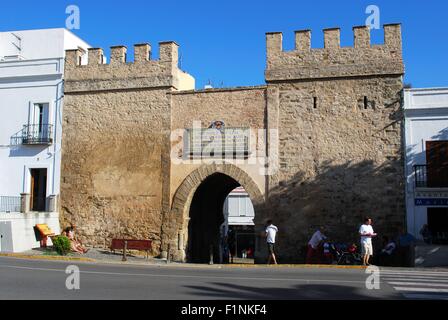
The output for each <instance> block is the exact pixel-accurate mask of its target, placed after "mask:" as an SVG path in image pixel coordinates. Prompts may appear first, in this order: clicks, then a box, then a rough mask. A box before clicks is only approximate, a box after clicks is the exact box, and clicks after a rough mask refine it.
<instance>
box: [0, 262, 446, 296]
mask: <svg viewBox="0 0 448 320" xmlns="http://www.w3.org/2000/svg"><path fill="white" fill-rule="evenodd" d="M69 266H76V267H77V268H79V271H80V273H79V280H80V282H79V283H80V289H79V290H68V289H67V287H66V282H67V281H68V279H69V277H70V276H71V274H68V273H66V271H67V267H69ZM369 276H371V273H366V270H365V269H362V268H345V269H342V268H332V267H331V266H326V267H324V266H320V267H316V266H289V267H287V266H278V267H268V266H260V265H258V266H252V267H248V266H247V265H246V266H244V267H243V266H226V265H224V266H221V265H213V266H208V265H190V264H174V263H172V264H169V265H167V264H163V263H146V264H142V263H140V264H139V263H129V262H128V263H125V264H122V263H120V264H118V263H114V264H112V263H104V262H98V261H96V262H83V261H54V260H36V259H28V258H14V257H0V288H2V289H1V290H0V299H1V300H10V299H19V300H30V299H43V300H53V299H58V300H59V299H62V300H73V299H75V300H81V299H82V300H104V299H107V300H309V299H313V300H314V299H331V300H341V299H343V300H346V299H348V300H384V299H385V300H397V299H398V300H402V299H448V270H447V269H429V270H428V269H418V270H415V269H402V268H400V269H392V268H381V269H380V273H379V277H378V280H379V282H378V283H379V284H380V287H379V289H378V290H377V289H376V288H371V289H368V286H367V285H366V281H370V280H371V279H370V278H369ZM369 279H370V280H369Z"/></svg>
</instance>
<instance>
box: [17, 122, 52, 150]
mask: <svg viewBox="0 0 448 320" xmlns="http://www.w3.org/2000/svg"><path fill="white" fill-rule="evenodd" d="M52 143H53V125H51V124H29V125H24V126H23V130H22V144H26V145H49V144H52Z"/></svg>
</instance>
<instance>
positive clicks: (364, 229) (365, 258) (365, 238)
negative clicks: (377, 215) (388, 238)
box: [359, 218, 377, 266]
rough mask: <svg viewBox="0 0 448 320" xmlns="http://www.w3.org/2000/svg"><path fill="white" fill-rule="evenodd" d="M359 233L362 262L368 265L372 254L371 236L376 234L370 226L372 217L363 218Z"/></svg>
mask: <svg viewBox="0 0 448 320" xmlns="http://www.w3.org/2000/svg"><path fill="white" fill-rule="evenodd" d="M359 235H360V236H361V250H362V253H361V254H362V264H363V265H364V266H369V265H370V264H369V260H370V257H371V256H373V246H372V238H373V237H376V235H377V234H376V233H375V232H374V231H373V228H372V219H370V218H366V219H365V220H364V224H363V225H362V226H361V228H359Z"/></svg>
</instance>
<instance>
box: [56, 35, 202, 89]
mask: <svg viewBox="0 0 448 320" xmlns="http://www.w3.org/2000/svg"><path fill="white" fill-rule="evenodd" d="M151 53H152V48H151V45H150V44H148V43H142V44H136V45H134V61H128V59H127V54H128V49H127V47H126V46H124V45H120V46H112V47H111V48H110V59H109V62H108V63H106V58H105V54H104V50H103V49H102V48H89V49H88V53H85V52H83V51H82V50H68V51H67V52H66V58H65V82H66V87H65V90H66V92H67V93H76V92H83V91H101V90H122V89H138V88H156V87H167V88H169V87H173V88H174V89H181V90H188V89H194V78H193V77H191V76H190V75H189V74H187V73H185V72H183V71H181V70H180V69H179V68H178V64H179V45H178V44H177V43H175V42H174V41H167V42H160V43H159V59H158V60H153V59H152V58H151ZM85 54H87V55H88V62H87V64H82V61H83V60H84V59H82V57H83V55H85Z"/></svg>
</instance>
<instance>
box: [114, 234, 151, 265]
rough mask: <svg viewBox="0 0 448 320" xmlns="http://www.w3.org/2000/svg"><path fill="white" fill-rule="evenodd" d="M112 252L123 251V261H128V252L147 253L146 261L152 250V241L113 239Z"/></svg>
mask: <svg viewBox="0 0 448 320" xmlns="http://www.w3.org/2000/svg"><path fill="white" fill-rule="evenodd" d="M110 250H111V251H113V252H115V250H123V261H127V257H126V256H127V250H138V251H146V259H149V251H151V250H152V241H151V240H131V239H112V244H111V246H110Z"/></svg>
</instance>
